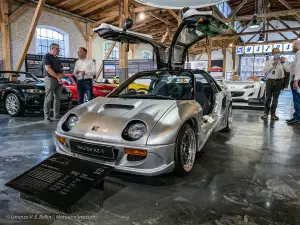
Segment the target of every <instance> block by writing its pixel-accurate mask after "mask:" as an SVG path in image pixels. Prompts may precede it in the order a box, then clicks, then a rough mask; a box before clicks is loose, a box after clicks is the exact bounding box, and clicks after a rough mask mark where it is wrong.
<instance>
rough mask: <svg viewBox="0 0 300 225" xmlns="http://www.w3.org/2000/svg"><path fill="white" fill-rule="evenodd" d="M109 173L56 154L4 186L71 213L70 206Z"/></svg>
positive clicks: (87, 162) (99, 166)
mask: <svg viewBox="0 0 300 225" xmlns="http://www.w3.org/2000/svg"><path fill="white" fill-rule="evenodd" d="M112 170H113V167H110V166H104V165H101V164H98V163H93V162H89V161H85V160H81V159H78V158H74V157H71V156H66V155H62V154H59V153H56V154H54V155H52V156H51V157H49V158H47V159H46V160H44V161H43V162H41V163H39V164H38V165H36V166H34V167H33V168H31V169H30V170H28V171H26V172H25V173H23V174H21V175H20V176H18V177H16V178H15V179H13V180H11V181H10V182H8V183H7V184H5V185H6V186H8V187H10V188H13V189H15V190H17V191H19V192H21V193H23V194H26V195H28V196H32V197H34V198H36V199H38V200H40V201H42V202H43V203H45V204H48V205H50V206H52V207H54V208H57V209H58V210H60V211H63V212H66V213H70V211H71V208H72V206H73V205H74V204H76V202H78V201H79V200H80V199H81V198H82V197H83V196H84V195H85V194H86V193H87V192H88V191H89V190H90V189H92V188H93V187H94V186H96V185H97V184H98V183H100V182H101V181H103V180H104V177H105V176H106V175H107V174H108V173H109V172H111V171H112Z"/></svg>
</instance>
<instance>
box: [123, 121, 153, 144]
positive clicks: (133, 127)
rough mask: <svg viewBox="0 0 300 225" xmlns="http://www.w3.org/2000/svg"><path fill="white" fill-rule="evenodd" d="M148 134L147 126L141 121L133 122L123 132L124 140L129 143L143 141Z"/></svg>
mask: <svg viewBox="0 0 300 225" xmlns="http://www.w3.org/2000/svg"><path fill="white" fill-rule="evenodd" d="M146 132H147V126H146V124H145V123H143V122H141V121H132V122H131V123H129V124H128V125H127V127H126V128H125V130H124V132H123V138H124V139H125V140H128V141H136V140H139V139H141V138H142V137H143V136H144V135H145V134H146Z"/></svg>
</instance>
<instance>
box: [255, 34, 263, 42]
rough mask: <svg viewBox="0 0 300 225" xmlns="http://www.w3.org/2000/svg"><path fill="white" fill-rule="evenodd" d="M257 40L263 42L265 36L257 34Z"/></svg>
mask: <svg viewBox="0 0 300 225" xmlns="http://www.w3.org/2000/svg"><path fill="white" fill-rule="evenodd" d="M257 42H260V43H261V42H265V37H264V35H263V34H260V35H259V38H258V40H257Z"/></svg>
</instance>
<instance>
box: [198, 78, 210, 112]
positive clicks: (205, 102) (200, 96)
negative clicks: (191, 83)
mask: <svg viewBox="0 0 300 225" xmlns="http://www.w3.org/2000/svg"><path fill="white" fill-rule="evenodd" d="M195 100H196V101H197V102H198V103H199V104H200V105H201V107H202V109H203V115H207V114H208V113H209V111H210V102H209V101H208V100H207V97H206V95H205V93H204V88H203V85H202V83H201V82H200V81H197V82H196V94H195Z"/></svg>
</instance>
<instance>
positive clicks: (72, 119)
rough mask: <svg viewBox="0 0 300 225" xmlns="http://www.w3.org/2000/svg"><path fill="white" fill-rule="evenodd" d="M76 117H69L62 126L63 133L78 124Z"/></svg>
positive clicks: (73, 115)
mask: <svg viewBox="0 0 300 225" xmlns="http://www.w3.org/2000/svg"><path fill="white" fill-rule="evenodd" d="M78 120H79V118H78V116H77V115H75V114H71V115H69V117H68V119H66V121H65V122H64V124H63V125H62V129H63V130H64V131H70V130H71V129H72V128H73V127H74V126H75V125H76V124H77V123H78Z"/></svg>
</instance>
